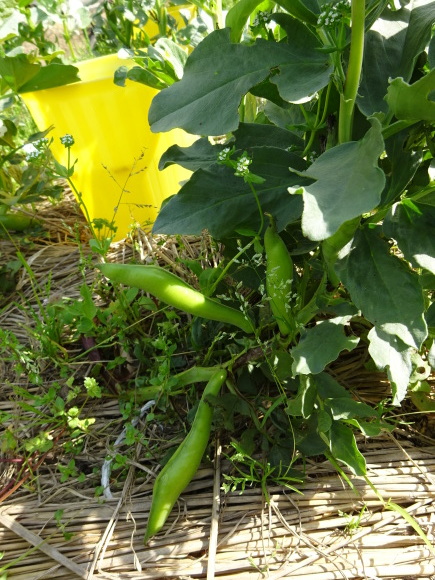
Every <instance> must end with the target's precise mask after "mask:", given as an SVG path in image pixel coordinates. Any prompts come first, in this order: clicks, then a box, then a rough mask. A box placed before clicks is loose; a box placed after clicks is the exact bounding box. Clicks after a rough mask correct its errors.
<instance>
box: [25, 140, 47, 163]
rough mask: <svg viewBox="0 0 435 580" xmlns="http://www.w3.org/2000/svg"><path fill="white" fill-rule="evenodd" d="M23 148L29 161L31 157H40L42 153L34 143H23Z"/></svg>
mask: <svg viewBox="0 0 435 580" xmlns="http://www.w3.org/2000/svg"><path fill="white" fill-rule="evenodd" d="M22 149H23V151H24V153H25V155H26V159H27V161H30V160H31V159H38V157H40V156H41V155H42V151H40V150H39V149H37V148H36V147H35V145H34V144H33V143H26V144H25V145H23V148H22Z"/></svg>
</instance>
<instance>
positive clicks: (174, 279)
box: [98, 264, 253, 333]
mask: <svg viewBox="0 0 435 580" xmlns="http://www.w3.org/2000/svg"><path fill="white" fill-rule="evenodd" d="M98 268H99V269H100V270H101V271H102V273H103V274H104V275H105V276H107V277H108V278H109V279H110V280H113V281H114V282H121V284H125V285H126V286H134V287H135V288H141V289H142V290H145V291H146V292H149V293H150V294H153V295H154V296H155V297H156V298H158V299H159V300H161V301H162V302H165V303H166V304H169V305H170V306H173V307H174V308H179V309H180V310H184V312H187V313H189V314H193V315H194V316H200V317H201V318H207V319H208V320H216V321H218V322H225V323H227V324H233V325H234V326H237V327H238V328H240V329H241V330H243V331H245V332H247V333H252V330H253V328H252V324H251V322H250V321H249V320H248V318H247V317H246V316H245V315H244V314H243V313H242V312H241V311H240V310H236V309H235V308H231V307H230V306H226V305H225V304H221V303H220V302H217V301H216V300H213V299H212V298H209V297H208V296H205V295H204V294H202V293H201V292H198V290H195V289H194V288H192V286H190V285H189V284H187V283H186V282H184V280H182V279H181V278H179V277H178V276H176V275H175V274H173V273H172V272H168V271H167V270H164V269H163V268H160V267H159V266H151V265H149V266H148V265H142V264H99V265H98Z"/></svg>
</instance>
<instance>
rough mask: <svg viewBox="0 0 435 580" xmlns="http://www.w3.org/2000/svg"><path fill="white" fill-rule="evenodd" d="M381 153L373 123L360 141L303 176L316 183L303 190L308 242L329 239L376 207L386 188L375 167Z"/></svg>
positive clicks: (335, 149) (320, 160)
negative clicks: (348, 223) (312, 179)
mask: <svg viewBox="0 0 435 580" xmlns="http://www.w3.org/2000/svg"><path fill="white" fill-rule="evenodd" d="M383 150H384V142H383V139H382V136H381V128H380V123H379V122H378V121H376V120H375V119H373V126H372V127H371V129H369V130H368V131H367V133H366V135H365V136H364V137H363V139H362V140H361V141H352V142H350V143H344V144H343V145H338V146H337V147H333V148H332V149H329V150H328V151H326V152H325V153H323V155H321V156H320V157H319V158H318V159H316V160H315V161H314V163H313V164H312V165H311V166H310V168H309V169H308V171H307V172H306V175H307V176H309V177H311V178H314V179H316V181H315V182H314V183H312V184H311V185H309V186H305V187H304V190H303V198H304V211H303V214H302V230H303V232H304V234H305V235H306V236H307V237H308V238H309V239H310V240H325V239H326V238H329V237H330V236H332V235H333V234H334V233H335V232H336V231H337V230H338V228H339V227H340V226H341V225H342V224H343V223H344V222H346V221H349V220H351V219H353V218H356V217H358V216H360V215H361V214H362V213H365V212H368V211H370V210H372V209H373V208H375V207H376V206H377V205H378V203H379V201H380V199H381V193H382V190H383V188H384V184H385V176H384V173H383V171H382V170H381V169H380V168H379V167H378V158H379V156H380V155H381V153H382V152H383ZM293 191H295V190H293Z"/></svg>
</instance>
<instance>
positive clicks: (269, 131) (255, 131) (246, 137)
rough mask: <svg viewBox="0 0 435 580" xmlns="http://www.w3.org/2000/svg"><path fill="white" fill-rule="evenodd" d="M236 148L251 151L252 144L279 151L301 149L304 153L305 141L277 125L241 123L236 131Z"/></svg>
mask: <svg viewBox="0 0 435 580" xmlns="http://www.w3.org/2000/svg"><path fill="white" fill-rule="evenodd" d="M234 138H235V142H236V147H237V148H238V149H242V150H243V149H250V148H251V147H252V144H253V143H255V144H256V145H257V146H260V145H261V146H263V147H278V148H279V149H285V150H287V151H288V150H289V148H290V149H291V150H293V149H296V150H297V149H299V150H300V151H303V149H304V141H303V139H302V138H301V137H299V135H296V133H294V132H293V131H289V130H288V129H284V128H281V127H276V126H275V125H261V124H259V123H240V125H239V128H238V129H237V130H236V131H234Z"/></svg>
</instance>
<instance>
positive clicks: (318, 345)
mask: <svg viewBox="0 0 435 580" xmlns="http://www.w3.org/2000/svg"><path fill="white" fill-rule="evenodd" d="M350 318H351V317H350V316H344V317H339V318H332V319H330V320H322V321H320V322H318V323H317V324H316V326H313V327H312V328H309V329H308V330H307V331H306V332H305V333H304V334H303V335H302V336H301V339H300V341H299V343H298V344H297V346H295V347H293V348H292V350H291V355H292V357H293V359H294V363H293V373H294V374H295V375H308V374H313V375H316V374H318V373H321V372H322V371H323V369H324V368H325V367H326V365H327V364H328V363H330V362H332V361H334V360H335V359H336V358H337V357H338V355H339V354H340V352H341V351H343V350H348V351H351V350H353V349H354V348H355V347H356V346H357V344H358V342H359V338H358V337H356V336H346V334H345V332H344V328H345V326H346V324H347V323H348V322H349V320H350Z"/></svg>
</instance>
